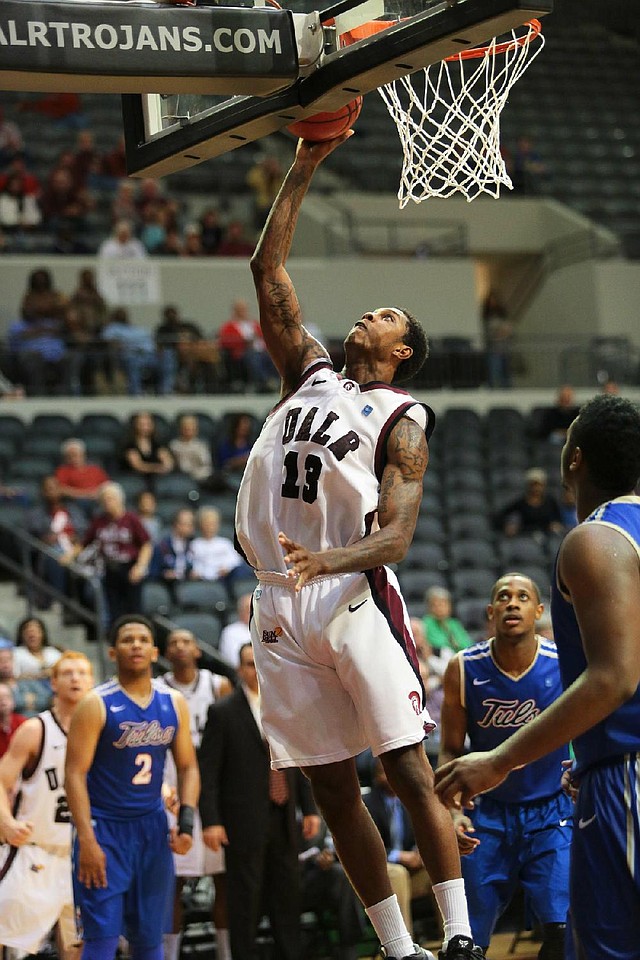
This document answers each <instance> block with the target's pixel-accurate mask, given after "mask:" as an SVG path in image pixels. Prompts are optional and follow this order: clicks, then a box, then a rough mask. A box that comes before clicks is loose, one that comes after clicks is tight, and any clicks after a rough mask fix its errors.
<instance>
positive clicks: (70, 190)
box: [40, 167, 93, 235]
mask: <svg viewBox="0 0 640 960" xmlns="http://www.w3.org/2000/svg"><path fill="white" fill-rule="evenodd" d="M92 206H93V201H92V199H91V197H90V196H89V194H88V193H87V191H86V190H83V189H82V188H80V187H79V186H78V185H77V184H75V183H74V181H73V174H72V173H71V171H70V170H68V169H66V168H65V167H58V168H57V169H55V170H53V172H52V173H51V176H50V177H49V182H48V183H47V185H46V186H45V188H44V190H43V191H42V196H41V197H40V210H41V211H42V219H43V221H44V223H45V225H46V226H47V227H48V228H49V229H50V230H58V229H60V228H62V227H66V228H68V229H69V230H70V231H71V232H72V234H73V235H76V234H81V233H83V232H84V231H85V230H86V228H87V221H86V217H87V214H88V213H89V211H90V210H91V208H92Z"/></svg>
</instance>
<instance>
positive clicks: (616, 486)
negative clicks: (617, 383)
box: [562, 394, 640, 499]
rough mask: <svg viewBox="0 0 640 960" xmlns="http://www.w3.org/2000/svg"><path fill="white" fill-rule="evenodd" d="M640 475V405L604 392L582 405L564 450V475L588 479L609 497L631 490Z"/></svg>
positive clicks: (575, 482) (570, 482)
mask: <svg viewBox="0 0 640 960" xmlns="http://www.w3.org/2000/svg"><path fill="white" fill-rule="evenodd" d="M639 477H640V408H638V406H637V404H635V403H632V402H631V400H627V399H625V398H624V397H616V396H612V395H611V394H601V395H599V396H597V397H594V398H593V399H592V400H589V402H588V403H585V405H584V406H583V407H581V409H580V412H579V414H578V416H577V417H576V419H575V420H574V421H573V423H572V424H571V426H570V427H569V430H568V432H567V441H566V443H565V445H564V448H563V450H562V479H563V481H564V482H565V483H567V484H568V485H569V486H574V485H578V484H580V483H581V482H582V481H583V480H585V479H586V480H588V482H589V483H590V485H591V486H592V487H595V488H596V489H597V490H598V491H601V492H602V493H603V494H606V497H607V499H613V497H616V496H622V495H623V494H627V493H630V492H631V491H632V490H633V489H634V488H635V486H636V484H637V483H638V478H639Z"/></svg>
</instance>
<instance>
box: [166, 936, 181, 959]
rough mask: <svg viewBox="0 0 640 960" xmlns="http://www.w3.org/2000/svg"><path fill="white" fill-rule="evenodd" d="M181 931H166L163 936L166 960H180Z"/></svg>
mask: <svg viewBox="0 0 640 960" xmlns="http://www.w3.org/2000/svg"><path fill="white" fill-rule="evenodd" d="M181 939H182V934H181V933H165V934H164V935H163V937H162V945H163V947H164V960H178V957H179V956H180V941H181Z"/></svg>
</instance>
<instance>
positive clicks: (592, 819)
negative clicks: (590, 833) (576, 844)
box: [578, 813, 597, 830]
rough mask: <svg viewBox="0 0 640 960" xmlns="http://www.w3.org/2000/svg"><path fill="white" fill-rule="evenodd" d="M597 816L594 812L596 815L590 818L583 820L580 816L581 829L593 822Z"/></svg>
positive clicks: (579, 824)
mask: <svg viewBox="0 0 640 960" xmlns="http://www.w3.org/2000/svg"><path fill="white" fill-rule="evenodd" d="M596 816H597V814H595V813H594V815H593V816H592V817H589V819H588V820H583V819H582V817H580V819H579V820H578V826H579V827H580V829H581V830H584V828H585V827H588V826H589V824H590V823H593V821H594V820H595V819H596Z"/></svg>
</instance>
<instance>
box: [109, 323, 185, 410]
mask: <svg viewBox="0 0 640 960" xmlns="http://www.w3.org/2000/svg"><path fill="white" fill-rule="evenodd" d="M102 340H103V341H104V342H105V343H107V344H109V351H108V355H109V358H110V366H111V372H112V376H113V375H114V373H115V374H116V375H117V371H118V370H119V371H120V372H122V373H124V375H125V377H126V381H127V393H128V394H129V396H132V397H139V396H141V395H142V393H143V384H144V381H145V379H147V378H149V377H152V378H153V379H154V380H155V381H156V382H157V392H158V394H160V396H166V395H167V394H170V393H172V392H173V388H174V384H175V375H176V371H175V359H174V357H173V356H172V355H171V353H170V352H168V351H166V350H162V351H160V352H156V347H155V343H154V340H153V336H152V334H151V331H150V330H148V329H147V328H146V327H143V326H141V325H140V324H134V323H131V321H130V320H129V314H128V313H127V311H126V310H125V309H124V307H117V308H116V309H115V310H112V312H111V314H110V316H109V319H108V321H107V323H106V324H105V326H104V327H103V328H102Z"/></svg>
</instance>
